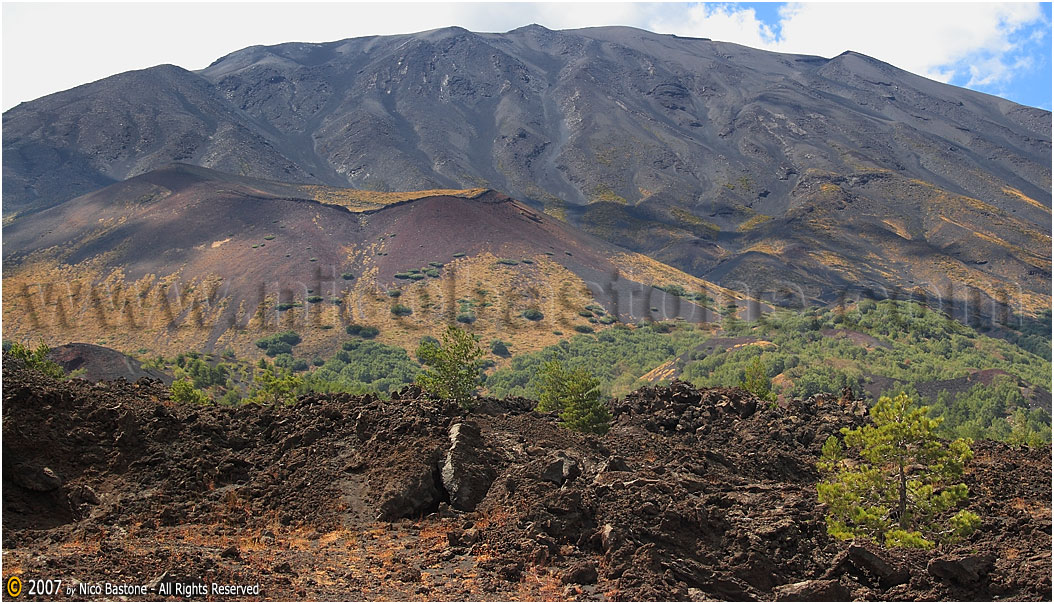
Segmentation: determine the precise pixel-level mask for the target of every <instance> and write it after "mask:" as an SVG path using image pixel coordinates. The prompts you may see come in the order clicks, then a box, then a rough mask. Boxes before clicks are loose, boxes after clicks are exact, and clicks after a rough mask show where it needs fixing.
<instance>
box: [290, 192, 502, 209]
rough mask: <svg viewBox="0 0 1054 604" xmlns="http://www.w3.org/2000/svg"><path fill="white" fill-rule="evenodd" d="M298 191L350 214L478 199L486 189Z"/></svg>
mask: <svg viewBox="0 0 1054 604" xmlns="http://www.w3.org/2000/svg"><path fill="white" fill-rule="evenodd" d="M300 190H301V191H303V192H304V193H306V194H308V195H309V196H310V197H311V199H314V200H315V201H318V202H320V203H324V204H328V205H335V206H340V207H342V208H346V209H348V210H350V211H352V212H368V211H372V210H379V209H381V208H383V207H385V206H389V205H392V204H396V203H402V202H404V201H413V200H415V199H424V198H425V197H440V196H442V197H464V198H466V199H472V198H475V197H479V196H480V195H482V194H483V193H484V192H486V191H487V189H484V188H476V189H428V190H425V191H396V192H385V191H364V190H360V189H341V188H336V187H324V186H316V185H304V186H302V187H300Z"/></svg>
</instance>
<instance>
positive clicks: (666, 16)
mask: <svg viewBox="0 0 1054 604" xmlns="http://www.w3.org/2000/svg"><path fill="white" fill-rule="evenodd" d="M664 8H665V7H664ZM646 29H650V30H652V31H656V32H662V33H670V34H679V35H684V36H696V37H705V38H712V39H714V40H721V41H725V42H735V43H737V44H743V45H745V46H753V47H754V48H772V47H773V45H774V44H775V42H776V34H775V33H774V31H773V29H772V27H771V26H769V25H766V24H765V23H764V22H762V21H761V20H760V19H758V17H757V13H756V12H754V9H753V8H736V7H735V6H734V5H730V4H693V5H688V6H687V8H686V9H685V8H683V7H675V8H673V9H672V10H670V9H666V10H663V11H662V12H660V13H659V14H658V15H657V16H655V17H653V18H652V19H650V20H649V22H648V23H647V26H646Z"/></svg>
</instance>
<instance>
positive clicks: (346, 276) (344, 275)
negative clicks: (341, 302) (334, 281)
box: [340, 273, 355, 281]
mask: <svg viewBox="0 0 1054 604" xmlns="http://www.w3.org/2000/svg"><path fill="white" fill-rule="evenodd" d="M340 278H341V279H343V280H345V281H351V280H352V279H354V278H355V275H353V274H352V273H341V274H340Z"/></svg>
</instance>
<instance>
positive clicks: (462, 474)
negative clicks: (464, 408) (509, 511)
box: [440, 422, 496, 511]
mask: <svg viewBox="0 0 1054 604" xmlns="http://www.w3.org/2000/svg"><path fill="white" fill-rule="evenodd" d="M494 464H495V459H494V455H492V454H489V452H487V451H486V450H485V449H484V444H483V438H482V437H481V435H480V431H479V426H478V425H477V424H476V423H475V422H461V423H457V424H454V425H453V426H451V427H450V449H449V450H447V452H446V456H445V458H444V460H443V462H442V465H441V467H440V474H441V476H442V480H443V487H444V488H445V489H446V492H447V494H448V496H449V498H450V505H451V506H453V507H454V508H455V509H458V510H463V511H472V510H474V509H476V505H477V504H478V503H479V502H480V501H481V500H482V499H483V497H485V496H486V494H487V491H488V490H490V484H491V483H492V482H494V477H495V475H496V469H495V467H494Z"/></svg>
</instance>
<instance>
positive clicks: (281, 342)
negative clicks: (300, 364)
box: [256, 331, 300, 357]
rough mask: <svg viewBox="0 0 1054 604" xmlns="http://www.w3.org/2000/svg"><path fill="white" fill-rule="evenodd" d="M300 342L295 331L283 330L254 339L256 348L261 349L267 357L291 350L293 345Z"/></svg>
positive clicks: (287, 352)
mask: <svg viewBox="0 0 1054 604" xmlns="http://www.w3.org/2000/svg"><path fill="white" fill-rule="evenodd" d="M299 343H300V335H299V334H298V333H296V332H295V331H283V332H280V333H276V334H274V335H271V336H268V337H266V338H261V339H259V340H257V341H256V346H257V348H261V349H263V351H264V353H265V354H266V355H267V356H269V357H274V356H277V355H280V354H289V353H291V352H293V347H294V346H296V345H297V344H299Z"/></svg>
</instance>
